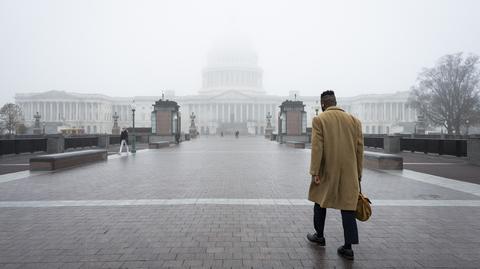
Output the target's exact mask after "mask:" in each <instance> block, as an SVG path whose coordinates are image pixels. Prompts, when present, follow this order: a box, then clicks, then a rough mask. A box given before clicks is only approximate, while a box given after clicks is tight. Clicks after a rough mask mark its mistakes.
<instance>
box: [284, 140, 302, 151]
mask: <svg viewBox="0 0 480 269" xmlns="http://www.w3.org/2000/svg"><path fill="white" fill-rule="evenodd" d="M285 144H287V146H289V147H292V148H296V149H304V148H305V142H299V141H286V142H285Z"/></svg>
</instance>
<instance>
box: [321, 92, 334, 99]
mask: <svg viewBox="0 0 480 269" xmlns="http://www.w3.org/2000/svg"><path fill="white" fill-rule="evenodd" d="M328 95H332V96H335V92H333V91H330V90H328V91H324V92H322V95H320V98H323V97H325V96H328Z"/></svg>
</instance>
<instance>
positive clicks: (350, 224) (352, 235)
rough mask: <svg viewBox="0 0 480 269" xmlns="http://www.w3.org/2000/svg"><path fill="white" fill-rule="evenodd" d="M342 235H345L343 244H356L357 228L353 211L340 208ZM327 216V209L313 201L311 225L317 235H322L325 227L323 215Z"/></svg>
mask: <svg viewBox="0 0 480 269" xmlns="http://www.w3.org/2000/svg"><path fill="white" fill-rule="evenodd" d="M341 212H342V225H343V236H344V237H345V244H358V230H357V220H356V219H355V211H350V210H341ZM326 216H327V209H326V208H323V207H320V205H319V204H317V203H315V205H314V206H313V227H314V228H315V231H316V232H317V235H318V236H321V237H323V229H324V228H325V217H326Z"/></svg>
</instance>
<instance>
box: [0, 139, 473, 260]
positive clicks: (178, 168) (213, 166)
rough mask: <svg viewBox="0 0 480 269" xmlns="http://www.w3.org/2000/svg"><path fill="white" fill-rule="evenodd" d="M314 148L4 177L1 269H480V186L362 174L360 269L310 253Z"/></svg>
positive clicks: (143, 159)
mask: <svg viewBox="0 0 480 269" xmlns="http://www.w3.org/2000/svg"><path fill="white" fill-rule="evenodd" d="M309 161H310V150H308V149H293V148H289V147H286V146H284V145H279V144H278V143H276V142H272V141H268V140H265V139H262V138H250V137H249V138H247V137H241V138H240V139H235V138H230V137H224V138H218V137H208V138H207V137H202V138H199V139H196V140H192V141H187V142H184V143H182V144H180V145H179V146H174V147H170V148H165V149H158V150H140V151H138V153H137V154H135V155H125V154H124V155H121V156H119V155H112V156H110V157H109V160H108V161H106V162H99V163H94V164H90V165H85V166H80V167H75V168H72V169H68V170H61V171H57V172H54V173H30V172H28V171H25V172H20V173H15V174H7V175H2V176H0V268H168V267H172V268H174V267H180V268H333V267H336V268H384V267H390V268H392V267H398V268H422V267H426V268H430V267H448V268H478V265H479V264H480V223H479V221H478V220H479V219H480V185H478V184H471V183H468V182H461V181H456V180H450V179H447V178H443V177H438V176H431V175H427V174H422V173H418V172H414V171H409V170H404V171H403V172H386V171H375V170H365V171H364V176H363V181H362V182H363V185H362V189H363V191H364V192H365V193H366V194H367V195H368V196H369V197H370V198H372V200H373V212H374V213H373V214H374V215H373V216H372V219H370V220H369V221H367V222H364V223H360V222H359V223H358V226H359V235H360V244H359V245H356V246H354V250H355V261H354V262H347V261H345V260H343V259H341V258H340V257H338V256H337V254H336V248H337V247H338V246H340V245H341V244H342V243H343V242H342V241H343V231H342V227H341V219H340V212H338V211H336V210H329V211H328V212H329V213H328V215H327V223H326V229H325V236H326V240H327V246H326V247H324V248H323V247H319V246H316V245H312V244H310V243H309V242H307V241H306V239H305V235H306V233H308V232H312V231H313V227H312V226H313V225H312V213H313V206H312V204H311V203H310V202H308V201H306V200H305V199H306V197H307V191H308V186H309V183H310V177H309V175H308V165H309Z"/></svg>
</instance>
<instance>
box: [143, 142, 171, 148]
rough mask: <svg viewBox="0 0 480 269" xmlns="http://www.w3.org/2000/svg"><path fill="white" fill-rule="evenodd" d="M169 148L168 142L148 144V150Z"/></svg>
mask: <svg viewBox="0 0 480 269" xmlns="http://www.w3.org/2000/svg"><path fill="white" fill-rule="evenodd" d="M168 147H170V142H168V141H158V142H150V143H148V148H149V149H159V148H168Z"/></svg>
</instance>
